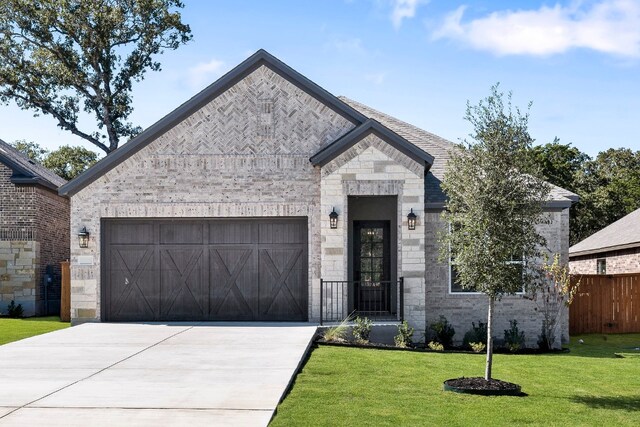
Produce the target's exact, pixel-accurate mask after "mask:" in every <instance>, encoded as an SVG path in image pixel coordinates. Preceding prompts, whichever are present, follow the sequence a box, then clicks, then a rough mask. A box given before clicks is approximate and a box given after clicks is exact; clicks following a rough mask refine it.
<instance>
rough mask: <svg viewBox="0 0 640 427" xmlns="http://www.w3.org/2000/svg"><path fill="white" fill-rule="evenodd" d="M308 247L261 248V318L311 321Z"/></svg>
mask: <svg viewBox="0 0 640 427" xmlns="http://www.w3.org/2000/svg"><path fill="white" fill-rule="evenodd" d="M305 249H306V248H304V247H303V246H301V245H297V246H293V247H291V245H289V248H288V249H281V248H278V249H276V248H273V247H267V248H264V247H263V248H261V249H260V262H259V264H260V272H259V275H260V286H259V289H260V316H261V318H264V319H266V320H280V319H282V318H286V317H290V318H293V319H295V320H306V318H307V290H306V287H304V289H303V287H302V286H299V284H300V283H306V282H307V281H306V277H307V268H306V257H305V253H306V250H305Z"/></svg>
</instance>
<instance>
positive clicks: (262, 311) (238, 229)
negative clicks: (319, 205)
mask: <svg viewBox="0 0 640 427" xmlns="http://www.w3.org/2000/svg"><path fill="white" fill-rule="evenodd" d="M103 233H104V234H103V243H102V244H103V246H102V250H103V273H102V277H103V280H102V283H103V287H102V302H103V315H104V317H103V318H104V319H105V320H107V321H169V320H296V321H300V320H302V321H306V320H307V311H308V310H307V305H308V298H307V293H308V280H307V271H308V270H307V268H308V264H307V221H306V218H305V219H294V218H287V219H281V218H264V219H247V220H244V219H220V220H218V219H216V220H205V219H203V220H149V219H139V220H106V221H104V222H103Z"/></svg>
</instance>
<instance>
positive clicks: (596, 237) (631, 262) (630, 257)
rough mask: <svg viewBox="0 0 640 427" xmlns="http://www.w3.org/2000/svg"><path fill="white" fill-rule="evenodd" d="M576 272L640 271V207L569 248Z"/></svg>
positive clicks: (573, 271) (609, 272) (574, 271)
mask: <svg viewBox="0 0 640 427" xmlns="http://www.w3.org/2000/svg"><path fill="white" fill-rule="evenodd" d="M569 261H570V262H569V266H570V267H571V273H572V274H621V273H640V209H637V210H635V211H633V212H631V213H630V214H629V215H627V216H625V217H623V218H620V219H619V220H617V221H616V222H614V223H613V224H610V225H608V226H607V227H605V228H603V229H602V230H600V231H598V232H597V233H594V234H592V235H591V236H589V237H587V238H586V239H584V240H583V241H581V242H579V243H576V244H575V245H573V246H571V247H570V248H569Z"/></svg>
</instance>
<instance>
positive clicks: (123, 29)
mask: <svg viewBox="0 0 640 427" xmlns="http://www.w3.org/2000/svg"><path fill="white" fill-rule="evenodd" d="M182 7H183V5H182V3H181V2H180V1H179V0H2V2H0V100H1V101H3V102H5V103H9V102H11V101H13V102H15V103H16V104H17V105H18V106H19V107H20V108H22V109H26V110H33V111H35V112H36V113H40V114H45V115H50V116H53V117H54V118H55V120H57V122H58V126H60V127H61V128H62V129H65V130H67V131H69V132H71V133H73V134H74V135H77V136H79V137H81V138H84V139H85V140H87V141H89V142H91V143H92V144H94V145H95V146H97V147H99V148H100V149H101V150H103V151H104V152H105V153H107V154H108V153H110V152H112V151H114V150H115V149H117V148H118V144H119V143H120V142H121V141H122V140H123V139H125V138H127V139H128V138H130V137H132V136H135V135H136V134H137V133H139V132H140V128H139V127H137V126H135V125H134V124H132V123H131V122H129V121H128V118H129V116H130V114H131V112H132V111H133V108H132V106H131V103H132V96H131V91H132V85H133V83H134V82H138V81H140V80H142V79H143V78H144V76H145V73H146V72H147V71H148V70H152V71H158V70H160V63H159V62H158V61H157V60H156V59H155V57H156V56H157V55H158V54H161V53H162V52H163V51H164V50H165V49H177V48H178V47H179V46H180V45H181V44H183V43H186V42H187V41H189V40H190V39H191V30H190V28H189V26H188V25H185V24H183V23H182V21H181V16H180V13H179V12H178V11H177V10H178V9H180V8H182ZM81 111H84V112H86V113H88V114H89V115H91V116H93V117H94V119H95V121H96V125H97V129H96V128H92V129H81V128H80V126H79V121H78V119H79V114H80V112H81Z"/></svg>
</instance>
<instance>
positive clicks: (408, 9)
mask: <svg viewBox="0 0 640 427" xmlns="http://www.w3.org/2000/svg"><path fill="white" fill-rule="evenodd" d="M420 3H426V1H425V0H393V11H392V12H391V22H393V26H394V27H396V28H400V26H401V25H402V20H403V19H405V18H413V17H414V16H416V10H417V9H418V4H420Z"/></svg>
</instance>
